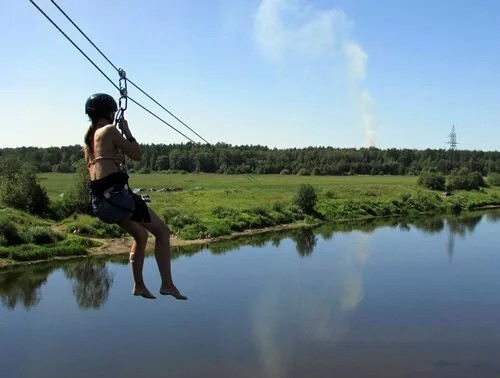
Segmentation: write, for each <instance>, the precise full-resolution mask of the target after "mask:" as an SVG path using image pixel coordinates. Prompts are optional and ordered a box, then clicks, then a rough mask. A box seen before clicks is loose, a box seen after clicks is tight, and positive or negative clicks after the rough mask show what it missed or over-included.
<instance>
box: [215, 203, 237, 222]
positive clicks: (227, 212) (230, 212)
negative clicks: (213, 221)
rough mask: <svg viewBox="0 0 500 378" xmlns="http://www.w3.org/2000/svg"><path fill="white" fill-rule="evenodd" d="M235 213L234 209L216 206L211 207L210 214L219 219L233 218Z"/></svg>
mask: <svg viewBox="0 0 500 378" xmlns="http://www.w3.org/2000/svg"><path fill="white" fill-rule="evenodd" d="M236 214H237V212H236V210H234V209H230V208H228V207H225V206H216V207H214V208H213V209H212V215H213V216H215V217H216V218H219V219H226V218H233V217H235V216H236Z"/></svg>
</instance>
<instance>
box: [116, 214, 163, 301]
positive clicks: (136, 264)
mask: <svg viewBox="0 0 500 378" xmlns="http://www.w3.org/2000/svg"><path fill="white" fill-rule="evenodd" d="M120 226H121V228H123V229H124V230H125V231H127V232H128V233H129V234H130V235H132V237H133V238H134V243H133V244H132V249H131V251H130V265H131V266H132V275H133V276H134V289H133V291H132V294H134V295H140V296H141V297H144V298H149V299H155V296H154V295H153V294H151V292H150V291H149V290H148V288H147V287H146V285H145V284H144V279H143V277H142V268H143V266H144V255H145V252H146V243H147V241H148V232H147V230H146V229H145V228H144V227H142V226H141V225H140V224H139V223H137V222H134V221H132V220H128V221H126V222H124V223H123V224H121V225H120Z"/></svg>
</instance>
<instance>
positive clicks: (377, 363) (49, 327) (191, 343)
mask: <svg viewBox="0 0 500 378" xmlns="http://www.w3.org/2000/svg"><path fill="white" fill-rule="evenodd" d="M499 222H500V212H498V211H490V212H485V213H472V214H468V215H462V216H456V217H448V218H419V219H414V220H405V221H401V220H385V221H384V222H383V223H374V222H370V223H358V224H344V225H341V226H337V227H336V228H332V227H322V228H319V229H315V230H308V229H302V230H293V231H286V232H281V233H279V234H266V235H261V236H252V237H249V238H247V239H244V240H238V241H231V242H226V243H225V244H212V245H209V246H205V247H202V248H199V247H194V249H193V248H192V249H191V250H183V251H182V253H181V252H178V254H177V255H176V258H175V259H174V260H173V272H174V279H175V281H176V284H177V286H178V287H179V288H181V289H182V291H183V292H184V293H185V294H186V295H188V297H189V299H188V301H176V300H175V299H173V298H172V297H161V296H159V297H158V298H157V299H156V300H146V299H143V298H138V297H134V296H132V295H131V289H132V278H131V273H130V267H129V266H128V264H127V256H116V257H112V258H95V257H92V258H83V259H75V260H68V261H57V262H50V263H40V264H34V265H29V266H22V267H11V268H8V269H4V270H1V271H0V376H1V377H6V378H7V377H8V378H11V377H89V376H92V377H112V376H114V377H273V378H274V377H334V376H335V377H440V378H441V377H454V378H457V377H458V378H460V377H500V360H499V359H498V356H499V353H500V248H499V247H498V244H497V242H498V240H499V234H500V223H499ZM144 277H145V281H146V283H147V285H148V286H149V288H150V289H151V290H152V291H153V292H155V293H157V291H158V289H159V285H160V279H159V275H158V272H157V269H156V263H155V260H154V258H153V257H152V256H149V257H148V258H147V259H146V262H145V267H144Z"/></svg>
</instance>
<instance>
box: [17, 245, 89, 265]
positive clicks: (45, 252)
mask: <svg viewBox="0 0 500 378" xmlns="http://www.w3.org/2000/svg"><path fill="white" fill-rule="evenodd" d="M87 253H88V252H87V251H86V249H85V248H83V247H78V246H50V247H49V246H36V245H31V244H27V245H25V246H23V247H22V248H18V249H15V250H11V251H10V258H11V259H12V260H15V261H34V260H44V259H47V258H49V257H55V256H82V255H86V254H87Z"/></svg>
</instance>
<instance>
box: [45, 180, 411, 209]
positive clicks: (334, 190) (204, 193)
mask: <svg viewBox="0 0 500 378" xmlns="http://www.w3.org/2000/svg"><path fill="white" fill-rule="evenodd" d="M39 178H40V184H42V186H43V187H45V188H46V189H47V192H48V194H49V197H50V198H51V199H55V198H57V196H58V195H60V194H61V193H63V192H64V191H65V190H66V189H67V188H69V187H70V186H71V185H72V183H73V178H74V176H73V175H72V174H64V173H49V174H43V175H40V176H39ZM416 182H417V178H416V177H413V176H291V175H290V176H283V175H252V176H248V175H218V174H203V173H201V174H160V173H152V174H131V177H130V185H131V186H132V188H143V189H146V191H145V192H144V193H147V194H149V195H150V197H151V204H150V206H151V208H153V209H154V210H155V211H158V212H160V213H161V212H163V211H165V210H166V209H167V208H174V209H179V210H185V211H189V212H191V213H195V214H200V215H201V214H204V213H207V212H210V211H211V210H212V209H213V208H214V207H216V206H221V205H223V206H226V207H230V208H234V209H237V210H242V209H247V208H252V207H256V206H264V207H266V206H272V205H273V204H274V203H276V202H283V203H289V202H291V201H292V199H293V197H294V196H295V194H296V193H297V190H298V188H299V186H300V185H301V184H303V183H309V184H311V185H313V186H314V187H315V188H316V189H317V190H318V193H319V195H320V196H321V195H327V196H330V197H335V198H337V199H353V198H365V197H368V198H370V197H371V198H373V197H377V198H378V199H379V200H382V201H384V200H388V199H391V198H395V197H397V196H399V195H402V194H403V193H411V192H414V191H416V190H418V188H417V185H416ZM161 188H180V189H181V190H180V191H176V192H163V193H159V192H156V191H154V190H158V189H161Z"/></svg>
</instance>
